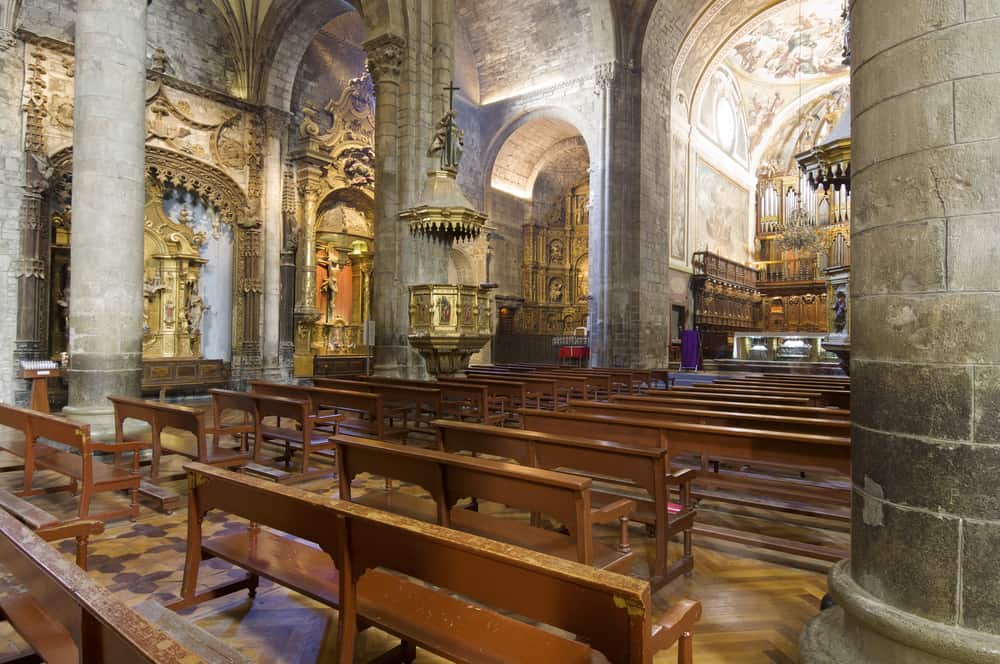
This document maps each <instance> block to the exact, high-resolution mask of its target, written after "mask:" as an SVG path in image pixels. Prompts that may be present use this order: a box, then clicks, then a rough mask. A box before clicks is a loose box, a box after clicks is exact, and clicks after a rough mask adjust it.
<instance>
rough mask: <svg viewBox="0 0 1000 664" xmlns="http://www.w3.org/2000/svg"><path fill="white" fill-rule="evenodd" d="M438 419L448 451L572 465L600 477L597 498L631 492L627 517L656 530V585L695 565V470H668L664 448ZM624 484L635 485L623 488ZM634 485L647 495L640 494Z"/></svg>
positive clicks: (537, 465) (545, 464)
mask: <svg viewBox="0 0 1000 664" xmlns="http://www.w3.org/2000/svg"><path fill="white" fill-rule="evenodd" d="M434 425H435V426H436V427H437V429H438V444H439V446H440V448H441V449H442V450H444V451H446V452H452V453H458V452H470V453H473V454H480V453H481V454H492V455H495V456H499V457H503V458H507V459H513V460H514V461H517V462H518V463H520V464H522V465H525V466H531V467H533V468H545V469H549V470H567V469H569V470H572V471H573V472H580V473H584V474H587V475H588V476H590V477H595V478H599V480H600V483H599V484H597V485H595V486H592V488H591V495H592V496H593V501H594V503H595V504H604V503H606V502H608V501H617V500H620V499H621V497H622V496H623V495H627V496H628V497H629V498H630V499H631V500H633V501H634V502H635V503H636V504H637V509H636V511H635V512H633V513H632V515H631V516H630V517H629V518H630V519H631V520H633V521H639V522H640V523H645V524H647V525H648V526H651V527H652V530H653V537H654V538H655V541H656V547H655V550H654V560H653V562H652V564H651V565H650V583H651V584H652V585H653V587H654V588H659V587H660V586H662V585H665V584H667V583H669V582H670V581H672V580H674V579H675V578H677V577H679V576H680V575H682V574H687V573H690V572H691V570H692V569H693V568H694V559H693V557H692V551H691V528H692V527H693V526H694V509H693V506H692V504H691V500H690V487H691V482H692V480H693V479H694V477H695V473H694V472H692V471H690V470H683V471H680V472H679V473H676V474H670V472H669V470H668V465H667V451H666V450H664V449H654V448H648V447H630V446H627V445H622V444H620V443H613V442H609V441H603V440H592V439H588V438H579V437H571V436H564V435H555V434H549V433H540V432H537V431H525V430H523V429H499V428H496V427H484V426H482V425H477V424H470V423H465V422H450V421H446V420H439V421H437V422H434ZM624 484H629V485H631V486H629V487H626V488H624V489H623V486H622V485H624ZM671 486H674V487H676V491H677V492H678V494H679V499H678V500H679V502H678V503H677V504H675V505H674V506H671V508H668V505H669V500H670V489H671ZM636 488H638V489H641V490H642V491H644V492H645V495H638V494H637V493H636V491H635V490H634V489H636ZM674 507H676V509H673V508H674ZM677 534H682V535H683V539H684V551H683V554H682V556H681V557H680V558H679V559H678V560H676V561H675V562H674V563H673V564H671V563H670V562H669V560H668V556H667V542H668V541H669V540H670V538H672V537H673V536H674V535H677Z"/></svg>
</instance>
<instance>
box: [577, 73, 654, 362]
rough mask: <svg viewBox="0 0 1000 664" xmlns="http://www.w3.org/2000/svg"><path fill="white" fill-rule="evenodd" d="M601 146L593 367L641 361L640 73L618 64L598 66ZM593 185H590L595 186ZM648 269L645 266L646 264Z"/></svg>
mask: <svg viewBox="0 0 1000 664" xmlns="http://www.w3.org/2000/svg"><path fill="white" fill-rule="evenodd" d="M594 75H595V82H596V87H595V92H596V93H597V95H598V96H599V99H600V109H601V111H600V112H601V145H600V148H599V150H600V152H599V154H597V155H591V161H592V162H594V161H596V162H597V164H598V168H597V169H595V173H597V175H598V182H597V183H596V184H597V185H598V186H597V187H596V192H595V193H596V196H594V197H593V198H594V203H595V206H594V207H595V209H593V210H591V215H590V242H589V246H590V261H591V265H590V277H589V278H590V284H589V286H590V293H591V296H592V299H591V301H590V336H591V341H590V343H591V350H592V355H591V357H592V363H593V365H594V366H633V365H636V364H637V363H638V362H639V326H640V318H639V311H640V310H639V304H640V302H639V264H640V263H639V262H638V261H639V258H640V250H641V247H640V243H639V237H640V236H639V190H638V188H637V186H636V183H637V182H638V180H639V179H638V163H639V160H638V154H639V150H638V135H637V132H636V128H637V127H639V114H640V113H641V107H640V103H639V102H640V100H641V97H640V86H639V82H640V79H639V73H638V71H635V70H634V69H632V68H630V67H626V66H625V65H623V64H621V63H620V62H617V61H612V62H608V63H604V64H601V65H598V66H597V67H596V70H595V73H594ZM593 184H594V183H593V181H592V185H593ZM643 265H644V264H643Z"/></svg>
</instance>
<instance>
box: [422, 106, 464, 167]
mask: <svg viewBox="0 0 1000 664" xmlns="http://www.w3.org/2000/svg"><path fill="white" fill-rule="evenodd" d="M455 118H456V113H455V111H453V110H452V111H448V112H447V113H445V114H444V116H443V117H442V118H441V120H440V121H438V124H437V128H436V129H435V130H434V138H433V139H431V147H430V149H429V150H427V156H428V157H433V156H434V155H436V154H439V155H440V156H441V168H442V169H443V170H446V169H451V170H455V169H457V168H458V162H459V161H461V159H462V151H463V150H464V149H465V132H464V131H462V130H461V129H459V128H458V124H457V123H456V122H455Z"/></svg>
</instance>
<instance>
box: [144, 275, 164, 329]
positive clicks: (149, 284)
mask: <svg viewBox="0 0 1000 664" xmlns="http://www.w3.org/2000/svg"><path fill="white" fill-rule="evenodd" d="M166 289H167V287H166V286H164V285H163V284H162V283H160V277H159V276H154V277H152V278H149V277H147V278H146V279H144V280H143V282H142V332H143V334H149V331H150V329H149V303H150V302H152V301H153V299H154V298H155V297H156V294H157V293H159V292H160V291H163V290H166Z"/></svg>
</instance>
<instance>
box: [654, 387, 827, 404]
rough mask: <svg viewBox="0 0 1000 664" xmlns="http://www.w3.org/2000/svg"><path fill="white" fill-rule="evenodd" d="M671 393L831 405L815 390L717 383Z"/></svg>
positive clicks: (676, 390)
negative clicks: (800, 399)
mask: <svg viewBox="0 0 1000 664" xmlns="http://www.w3.org/2000/svg"><path fill="white" fill-rule="evenodd" d="M670 391H671V392H676V393H677V394H685V393H687V392H692V393H693V392H699V393H712V394H716V393H717V394H724V395H726V396H727V397H728V398H730V399H733V398H735V397H737V396H740V397H742V396H743V395H746V396H747V397H748V398H750V399H759V398H761V397H793V398H802V399H806V400H807V405H809V406H825V405H829V404H827V403H826V401H825V400H824V399H823V395H822V394H820V393H819V392H818V391H815V390H783V389H769V388H761V389H756V388H754V387H738V386H734V385H716V384H715V383H701V384H700V385H697V386H694V385H692V386H681V387H672V388H670Z"/></svg>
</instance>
